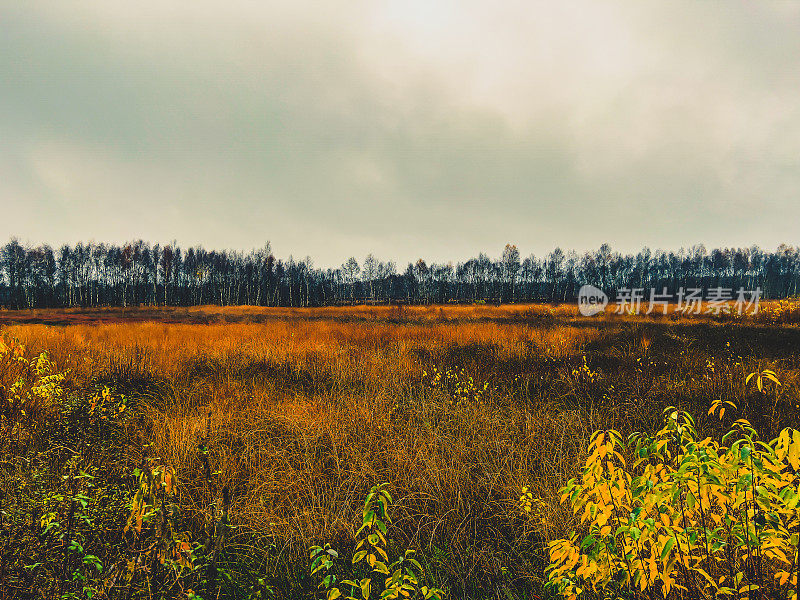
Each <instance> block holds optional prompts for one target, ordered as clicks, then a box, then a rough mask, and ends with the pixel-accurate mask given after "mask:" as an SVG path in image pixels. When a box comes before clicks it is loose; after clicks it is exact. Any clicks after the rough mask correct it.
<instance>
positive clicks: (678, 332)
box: [0, 305, 800, 598]
mask: <svg viewBox="0 0 800 600" xmlns="http://www.w3.org/2000/svg"><path fill="white" fill-rule="evenodd" d="M0 321H2V322H5V323H23V324H15V325H7V326H5V327H4V328H3V333H4V334H6V335H9V336H13V337H14V338H17V339H19V340H20V341H21V342H22V343H23V344H25V345H26V346H28V347H29V348H30V349H31V350H33V351H37V352H38V351H41V350H47V351H49V353H50V358H51V359H52V360H53V361H54V362H55V363H56V364H57V365H58V366H59V367H60V368H66V369H69V374H68V379H67V383H68V385H69V386H71V387H72V388H73V389H87V388H88V387H90V386H92V385H95V384H97V383H103V384H110V385H112V386H113V387H114V388H115V389H117V390H118V391H121V392H123V393H125V394H127V395H129V396H130V397H131V399H132V402H133V405H134V406H135V411H136V415H137V418H136V419H134V420H131V421H130V422H129V423H128V425H127V427H128V431H127V434H126V435H127V440H128V443H129V450H126V452H129V453H130V455H131V464H137V463H138V462H139V461H140V455H139V454H138V453H139V452H140V450H139V448H140V446H141V445H142V444H146V443H152V444H153V451H154V453H155V455H157V456H159V457H160V459H161V460H162V461H163V462H164V463H165V464H169V465H171V466H172V467H174V469H175V471H176V472H177V475H178V479H179V481H180V482H181V487H180V494H181V495H182V502H183V503H184V504H185V505H186V506H188V507H190V509H191V510H190V516H191V515H192V514H194V515H195V516H197V515H199V514H200V513H201V512H202V510H204V507H205V506H207V504H208V503H209V502H210V500H211V499H210V498H209V493H210V492H209V490H208V486H207V485H205V483H204V482H205V478H204V475H203V468H204V466H203V462H202V458H201V455H200V454H198V451H197V449H198V444H201V443H203V444H205V445H206V446H207V447H208V448H209V456H210V461H211V463H212V464H213V465H214V467H213V468H214V469H216V470H218V471H219V475H218V485H219V486H220V487H227V488H228V489H229V490H230V496H231V505H230V515H231V519H232V522H233V523H234V525H237V526H239V527H238V529H236V530H234V532H233V534H232V535H231V536H230V538H229V540H228V543H229V545H230V547H231V548H232V550H231V552H233V553H237V552H238V553H240V554H248V555H249V556H250V558H253V557H255V558H254V559H253V560H254V561H255V562H256V563H258V564H259V565H260V568H261V569H263V572H264V574H265V575H267V576H268V577H269V578H271V579H270V580H271V581H273V582H275V584H276V586H277V587H278V588H280V587H281V586H283V588H284V589H285V591H284V593H285V594H295V593H299V592H298V590H299V589H300V588H302V587H303V586H304V585H305V584H304V583H303V576H302V575H301V574H300V573H301V572H303V571H305V570H306V566H307V565H306V563H307V553H306V549H307V548H308V547H309V546H310V545H313V544H320V545H322V544H324V543H325V542H331V543H336V544H338V545H339V546H340V547H341V548H342V549H344V550H345V551H347V549H348V548H352V545H353V540H354V533H355V529H354V525H353V523H355V522H356V520H355V519H354V515H355V514H356V511H357V510H358V509H359V508H360V507H361V505H362V500H363V498H364V494H365V492H366V491H367V490H369V488H370V487H371V486H373V485H375V484H377V483H380V482H384V481H385V482H389V484H390V486H391V490H392V494H393V496H394V498H395V500H396V511H397V512H396V515H395V518H394V529H393V532H394V534H395V535H394V537H395V539H396V540H397V541H398V543H399V544H400V545H402V546H403V547H415V548H418V549H419V551H420V555H421V556H422V557H423V558H424V561H425V564H426V566H427V570H428V572H429V573H430V574H432V577H433V578H434V583H435V584H437V585H438V586H439V587H442V588H444V589H445V590H446V591H449V593H450V594H451V596H452V597H456V598H461V597H478V596H480V597H487V596H488V595H490V594H502V593H504V592H503V590H505V591H506V592H507V593H508V594H514V595H516V594H519V595H520V597H522V595H523V594H527V593H529V592H530V590H537V589H539V588H540V585H541V583H542V581H543V567H544V566H545V564H546V560H547V558H546V548H545V546H544V542H545V541H546V540H549V539H554V538H556V537H561V536H564V535H567V534H568V533H569V530H570V528H571V527H572V525H573V521H572V517H571V516H570V514H569V513H568V512H566V511H565V509H563V508H562V507H561V506H560V504H559V499H558V490H559V488H560V487H561V486H563V485H564V483H565V482H566V481H567V479H569V478H570V477H572V476H574V475H575V474H576V473H577V472H578V470H579V468H580V466H581V465H582V464H583V462H584V460H585V452H586V448H587V445H588V440H589V436H590V435H591V433H592V432H593V431H595V430H596V429H600V428H603V429H609V428H613V429H616V430H619V431H621V432H623V434H627V433H630V432H633V431H640V430H652V429H654V428H656V427H657V426H658V424H659V422H660V418H661V410H662V409H663V408H664V407H665V406H668V405H674V406H678V407H681V408H683V409H692V410H694V409H696V410H694V412H695V413H697V414H705V410H704V409H707V407H708V406H709V405H710V402H711V401H712V400H715V399H718V398H723V399H724V398H734V397H735V398H736V399H737V401H741V398H742V397H744V398H746V402H745V405H744V406H742V408H743V410H744V411H745V413H746V414H748V415H749V417H750V419H751V420H752V421H753V423H754V424H755V425H756V426H757V427H758V428H759V429H760V430H761V431H762V432H763V433H764V435H765V437H769V434H770V432H773V431H776V430H777V426H778V424H779V423H781V422H782V423H784V424H786V423H787V420H788V419H794V421H795V422H796V414H797V413H796V412H794V411H795V410H796V408H795V407H796V404H797V402H798V397H797V390H798V387H797V386H796V385H794V383H795V382H796V381H797V378H798V376H800V371H799V370H798V369H800V363H799V362H798V354H797V352H798V349H800V330H797V329H795V328H793V327H785V326H784V327H774V326H770V325H767V324H766V323H764V322H759V321H758V319H752V318H747V319H743V320H742V319H736V320H725V321H722V322H718V321H716V320H713V319H711V318H708V317H699V318H697V319H696V320H695V319H693V318H692V317H680V318H679V317H677V316H675V317H673V316H670V317H669V318H666V319H660V318H658V317H633V316H628V317H614V316H608V317H603V318H599V319H588V318H581V317H579V316H578V315H577V312H576V307H575V306H574V305H562V306H557V307H555V306H533V305H511V306H500V307H486V306H449V307H402V308H399V307H352V308H321V309H286V308H275V309H264V308H249V307H239V308H224V309H223V308H214V307H203V308H169V309H145V310H141V311H140V310H136V309H105V310H103V309H95V310H91V311H89V310H76V309H72V310H65V311H51V310H38V311H24V312H18V313H8V312H5V313H2V314H0ZM24 323H28V324H24ZM30 323H36V324H30ZM47 323H58V324H63V325H64V326H59V327H54V326H48V325H46V324H47ZM766 367H769V368H772V369H773V370H775V371H778V372H779V374H780V378H781V380H782V381H783V382H784V386H782V388H781V390H780V393H779V394H778V396H777V397H776V399H775V403H774V406H773V405H770V406H765V405H764V400H763V398H761V396H759V395H757V394H751V393H749V392H748V391H747V390H746V389H745V388H744V375H746V374H747V373H749V372H753V371H760V370H762V369H763V368H766ZM437 373H438V375H437ZM478 391H479V392H480V393H477V392H478ZM715 426H718V424H717V425H715V424H714V423H713V422H709V423H705V422H704V423H699V424H698V427H700V428H701V429H702V428H704V427H708V428H712V427H715ZM523 485H526V486H528V487H529V488H530V489H531V491H532V493H533V494H534V495H535V498H536V499H537V504H536V509H535V511H534V512H535V516H536V518H535V519H532V520H531V519H525V518H523V517H522V515H520V512H519V506H518V502H517V498H518V497H519V494H520V489H521V488H522V486H523ZM192 511H194V512H192ZM197 522H198V523H199V522H201V520H200V519H199V517H197ZM293 569H294V570H293ZM526 590H528V591H527V592H526ZM514 597H516V596H514Z"/></svg>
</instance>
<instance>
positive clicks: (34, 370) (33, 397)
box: [0, 338, 67, 449]
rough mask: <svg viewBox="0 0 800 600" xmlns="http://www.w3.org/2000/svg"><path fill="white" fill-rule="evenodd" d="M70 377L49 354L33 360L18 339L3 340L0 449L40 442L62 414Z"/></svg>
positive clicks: (0, 352)
mask: <svg viewBox="0 0 800 600" xmlns="http://www.w3.org/2000/svg"><path fill="white" fill-rule="evenodd" d="M66 375H67V373H66V372H60V371H58V369H57V368H56V365H55V364H54V363H53V362H52V361H51V360H50V358H49V357H48V355H47V353H46V352H42V353H41V354H38V355H36V356H33V357H31V356H29V354H28V352H27V350H26V348H25V346H23V345H22V344H20V343H19V342H17V341H16V340H13V339H11V338H0V449H7V448H8V447H9V446H10V445H11V444H14V445H15V446H16V447H18V448H23V447H25V446H27V445H28V444H30V443H31V442H35V441H37V437H38V434H39V431H40V430H41V429H42V428H43V427H45V426H46V424H47V421H48V419H50V418H52V417H53V416H54V415H55V413H57V412H58V411H59V406H60V402H61V400H62V399H63V397H64V390H63V387H62V383H63V381H64V379H65V377H66Z"/></svg>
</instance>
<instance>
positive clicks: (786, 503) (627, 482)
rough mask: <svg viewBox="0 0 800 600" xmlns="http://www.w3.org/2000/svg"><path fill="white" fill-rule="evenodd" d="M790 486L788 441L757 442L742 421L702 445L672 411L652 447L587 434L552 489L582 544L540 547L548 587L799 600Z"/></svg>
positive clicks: (794, 466) (649, 440)
mask: <svg viewBox="0 0 800 600" xmlns="http://www.w3.org/2000/svg"><path fill="white" fill-rule="evenodd" d="M728 404H729V403H728ZM720 408H723V407H722V403H715V404H714V405H713V406H712V408H711V410H710V411H709V413H712V412H714V411H716V410H717V409H720ZM623 453H626V454H628V455H629V456H630V454H633V456H634V457H635V462H633V464H631V465H628V464H626V461H625V458H624V457H623ZM799 483H800V431H797V430H793V429H789V428H787V429H784V430H783V431H781V433H780V434H779V435H778V437H777V438H776V439H774V440H772V441H771V442H769V443H765V442H762V441H759V440H758V438H757V434H756V432H755V430H754V429H753V428H752V427H751V426H750V424H749V423H748V422H747V421H746V420H744V419H740V420H738V421H736V422H735V423H734V424H733V427H732V429H731V430H730V431H729V432H728V433H726V434H725V435H724V436H722V438H721V439H720V440H719V441H717V440H714V439H711V438H708V437H707V438H704V439H700V436H699V435H698V433H697V430H696V428H695V423H694V420H693V419H692V417H691V416H690V415H689V414H687V413H685V412H682V411H679V410H677V409H675V408H673V407H670V408H668V409H667V410H666V411H665V425H664V427H663V428H662V429H661V430H660V431H658V432H657V433H656V434H655V435H653V436H649V435H643V434H634V435H632V436H630V437H629V438H628V439H627V440H623V438H622V436H621V435H620V434H619V433H618V432H616V431H613V430H608V431H600V432H596V433H595V434H594V435H593V437H592V439H591V443H590V446H589V456H588V458H587V459H586V465H585V467H584V468H583V471H582V474H581V476H580V477H578V478H575V479H572V480H570V481H569V482H568V484H567V485H566V486H565V487H564V488H562V490H561V494H562V496H561V501H562V503H567V504H568V505H570V506H571V508H572V510H573V511H574V513H575V514H576V516H579V519H580V524H581V525H580V529H581V535H578V534H577V533H575V532H573V534H572V535H571V536H570V537H569V539H559V540H555V541H553V542H551V543H550V544H549V553H550V566H549V568H548V584H547V585H548V587H550V588H551V589H552V591H554V592H556V593H558V594H561V595H563V596H565V597H568V598H571V599H575V598H577V597H578V596H579V595H581V594H586V593H591V595H594V594H598V595H601V596H604V597H608V596H609V595H611V596H616V595H618V594H619V595H621V596H624V597H639V596H641V597H652V596H653V595H661V596H663V597H665V598H666V597H668V596H670V597H691V598H716V597H731V598H737V600H738V599H743V598H792V597H796V595H797V589H798V569H800V556H798V535H800V514H799V512H798V499H799V497H800V495H799V493H798V484H799Z"/></svg>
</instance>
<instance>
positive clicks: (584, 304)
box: [578, 285, 608, 317]
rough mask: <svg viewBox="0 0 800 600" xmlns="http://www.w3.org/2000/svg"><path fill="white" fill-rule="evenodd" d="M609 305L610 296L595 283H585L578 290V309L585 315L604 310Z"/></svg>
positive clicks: (592, 314)
mask: <svg viewBox="0 0 800 600" xmlns="http://www.w3.org/2000/svg"><path fill="white" fill-rule="evenodd" d="M607 305H608V296H606V294H605V292H604V291H603V290H598V289H597V288H596V287H594V286H593V285H585V286H583V287H582V288H581V289H580V291H579V292H578V310H579V311H580V312H581V314H582V315H583V316H584V317H592V316H594V315H596V314H598V313H601V312H603V311H604V310H605V309H606V306H607Z"/></svg>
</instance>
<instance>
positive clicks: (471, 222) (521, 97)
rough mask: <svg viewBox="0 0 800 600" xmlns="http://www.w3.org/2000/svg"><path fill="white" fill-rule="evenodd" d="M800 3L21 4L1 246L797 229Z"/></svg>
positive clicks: (714, 235) (357, 248) (419, 244)
mask: <svg viewBox="0 0 800 600" xmlns="http://www.w3.org/2000/svg"><path fill="white" fill-rule="evenodd" d="M799 92H800V4H798V3H793V4H788V3H780V2H734V1H730V2H722V1H719V2H699V1H698V2H692V3H681V2H659V3H648V2H644V1H642V0H636V1H626V2H621V3H614V2H600V1H594V2H540V3H537V2H531V1H530V0H524V1H520V2H516V1H508V2H506V1H499V2H498V1H492V2H489V1H486V2H477V1H472V0H458V1H437V0H397V1H377V0H376V1H361V0H353V1H350V2H341V3H340V2H319V0H317V1H316V2H304V1H302V0H290V1H286V2H274V1H272V0H251V1H245V0H225V1H224V2H215V1H210V0H187V1H185V2H183V1H181V2H175V1H171V0H139V1H136V2H131V1H130V0H72V1H58V0H47V1H42V2H38V1H36V0H25V1H24V2H19V1H18V0H10V1H9V0H0V208H1V209H2V211H1V212H0V215H2V218H0V240H6V239H8V238H9V237H11V236H12V235H13V236H17V237H18V238H19V239H20V240H21V241H22V242H30V243H39V242H48V243H51V244H59V243H62V242H69V243H73V242H76V241H80V240H83V241H89V240H95V241H113V242H122V241H126V240H132V239H138V238H143V239H146V240H150V241H153V242H156V241H159V242H165V241H170V240H172V239H176V240H177V241H178V242H179V243H180V244H181V245H184V246H186V245H189V244H202V245H203V246H205V247H206V248H209V249H211V248H236V249H244V250H247V249H250V248H252V247H258V246H261V245H263V243H264V242H265V241H266V240H270V241H271V242H272V246H273V249H274V250H275V251H276V253H277V254H278V255H280V256H284V257H285V256H288V255H289V254H294V255H295V256H305V255H307V254H309V255H311V256H312V257H313V258H314V260H315V264H316V265H317V266H329V265H335V264H339V263H341V262H342V261H343V260H344V259H345V258H346V257H348V256H350V255H355V256H356V257H359V258H360V257H363V256H364V255H365V254H366V253H367V252H370V251H371V252H374V253H375V254H376V255H378V256H379V257H381V258H384V259H394V260H397V261H398V262H400V263H401V264H402V263H403V262H404V261H407V260H411V259H415V258H416V257H418V256H424V257H426V258H428V259H434V260H451V259H452V260H460V259H463V258H466V257H468V256H471V255H474V254H476V253H477V252H478V251H481V250H483V251H486V252H488V253H489V254H490V255H492V256H497V255H499V254H500V252H501V251H502V247H503V245H504V244H505V243H506V242H513V243H516V244H517V245H518V246H519V247H520V250H521V251H522V253H523V254H525V255H527V254H528V253H530V252H533V253H536V254H537V255H539V254H542V253H546V252H548V251H550V250H552V249H553V248H554V247H555V246H556V245H559V246H561V247H564V248H575V249H578V250H583V249H588V248H595V247H597V246H599V245H600V244H601V243H603V242H610V243H611V244H612V246H613V247H614V248H616V249H619V250H623V251H629V250H637V249H639V248H641V247H642V246H644V245H648V246H650V247H652V248H654V249H655V248H669V249H677V248H679V247H681V246H688V245H691V244H694V243H700V242H702V243H705V244H706V245H707V246H709V247H711V246H718V245H723V246H730V245H748V246H749V245H751V244H754V243H755V244H759V245H761V246H763V247H765V248H768V249H773V248H775V247H776V246H777V245H778V244H779V243H781V242H788V243H791V244H797V243H798V242H799V241H800V240H798V231H800V228H798V223H800V93H799Z"/></svg>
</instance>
